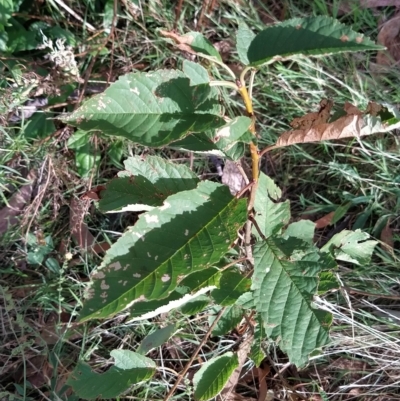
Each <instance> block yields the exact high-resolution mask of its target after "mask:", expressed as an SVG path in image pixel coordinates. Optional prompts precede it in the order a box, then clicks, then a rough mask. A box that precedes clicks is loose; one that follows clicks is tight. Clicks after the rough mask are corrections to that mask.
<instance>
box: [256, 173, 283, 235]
mask: <svg viewBox="0 0 400 401" xmlns="http://www.w3.org/2000/svg"><path fill="white" fill-rule="evenodd" d="M281 196H282V191H281V190H280V188H279V187H278V186H277V185H276V184H275V183H274V181H273V180H272V179H271V178H270V177H268V176H267V175H265V174H264V173H260V177H259V181H258V188H257V193H256V199H255V202H254V210H255V212H256V213H255V219H256V222H257V224H258V227H259V228H260V230H261V232H262V233H263V234H264V236H265V237H267V238H268V237H269V236H270V235H272V234H274V233H276V232H277V231H278V230H280V229H281V228H282V227H283V226H285V225H286V224H288V222H289V220H290V203H289V201H285V202H277V201H278V200H279V199H280V197H281ZM253 233H254V234H255V235H256V236H257V237H260V236H259V234H258V231H257V230H255V229H254V230H253Z"/></svg>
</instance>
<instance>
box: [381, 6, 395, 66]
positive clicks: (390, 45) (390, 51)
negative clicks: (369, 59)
mask: <svg viewBox="0 0 400 401" xmlns="http://www.w3.org/2000/svg"><path fill="white" fill-rule="evenodd" d="M398 5H399V4H398ZM377 41H378V43H379V44H381V45H383V46H385V47H386V48H387V50H383V51H379V52H378V54H377V57H376V62H377V63H378V64H380V65H384V66H393V65H395V64H398V62H399V61H400V13H397V14H396V15H395V16H394V17H393V18H391V19H390V20H388V21H386V22H385V23H384V24H383V25H382V27H381V29H380V31H379V34H378V38H377Z"/></svg>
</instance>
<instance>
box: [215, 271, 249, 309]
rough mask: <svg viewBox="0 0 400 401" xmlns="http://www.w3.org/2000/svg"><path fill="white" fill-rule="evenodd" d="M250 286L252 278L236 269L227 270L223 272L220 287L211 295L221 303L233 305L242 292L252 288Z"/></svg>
mask: <svg viewBox="0 0 400 401" xmlns="http://www.w3.org/2000/svg"><path fill="white" fill-rule="evenodd" d="M250 286H251V280H250V279H248V278H246V277H244V276H243V275H242V274H240V273H238V272H236V271H232V270H227V271H225V272H224V273H222V277H221V281H220V288H217V289H215V290H214V291H213V292H212V293H211V296H212V297H213V298H214V300H215V302H216V303H217V304H219V305H222V306H228V305H232V304H234V303H235V302H236V301H237V299H238V298H239V297H240V296H241V295H242V294H244V293H245V292H247V291H248V290H249V289H250Z"/></svg>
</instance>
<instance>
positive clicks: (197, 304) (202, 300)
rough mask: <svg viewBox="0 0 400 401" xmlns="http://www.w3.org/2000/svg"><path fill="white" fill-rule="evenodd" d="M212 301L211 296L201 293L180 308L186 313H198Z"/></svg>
mask: <svg viewBox="0 0 400 401" xmlns="http://www.w3.org/2000/svg"><path fill="white" fill-rule="evenodd" d="M209 303H210V298H209V297H208V296H207V295H199V296H198V297H196V298H193V299H191V300H190V301H188V302H186V303H185V305H183V306H182V307H181V308H180V310H181V312H182V313H183V314H184V315H196V314H197V313H200V312H201V311H202V310H204V308H206V307H207V306H208V305H209Z"/></svg>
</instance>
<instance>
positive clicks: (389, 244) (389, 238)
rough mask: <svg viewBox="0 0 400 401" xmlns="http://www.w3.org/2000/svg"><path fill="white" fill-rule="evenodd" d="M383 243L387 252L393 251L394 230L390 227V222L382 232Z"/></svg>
mask: <svg viewBox="0 0 400 401" xmlns="http://www.w3.org/2000/svg"><path fill="white" fill-rule="evenodd" d="M381 241H382V242H383V244H382V245H383V247H384V248H385V249H386V250H387V251H392V250H393V248H394V239H393V230H392V228H391V227H390V220H388V222H387V223H386V226H385V227H384V228H383V230H382V231H381Z"/></svg>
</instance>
